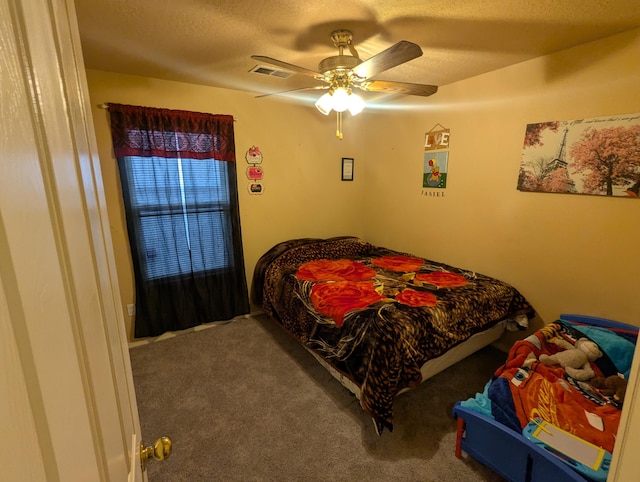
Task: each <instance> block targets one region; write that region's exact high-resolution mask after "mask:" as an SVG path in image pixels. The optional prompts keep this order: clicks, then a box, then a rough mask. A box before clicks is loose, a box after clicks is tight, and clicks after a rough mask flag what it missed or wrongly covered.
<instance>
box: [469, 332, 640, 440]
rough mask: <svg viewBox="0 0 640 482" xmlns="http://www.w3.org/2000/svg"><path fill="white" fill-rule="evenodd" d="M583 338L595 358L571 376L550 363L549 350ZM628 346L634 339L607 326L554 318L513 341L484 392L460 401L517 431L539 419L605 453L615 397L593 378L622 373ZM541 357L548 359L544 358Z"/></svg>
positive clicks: (615, 414) (613, 426)
mask: <svg viewBox="0 0 640 482" xmlns="http://www.w3.org/2000/svg"><path fill="white" fill-rule="evenodd" d="M584 338H587V339H588V340H590V341H593V342H595V343H596V344H597V346H598V348H597V349H599V352H600V354H599V355H596V356H598V357H597V358H596V359H595V360H592V361H587V363H586V366H585V367H584V368H582V367H581V368H579V369H578V370H577V371H572V370H569V371H570V372H571V373H572V374H573V375H574V376H570V375H569V374H568V373H567V370H566V369H565V368H563V366H562V365H560V364H552V362H553V361H557V358H556V356H554V355H555V354H562V353H563V352H564V353H565V355H566V354H567V352H570V351H571V350H573V349H575V345H576V342H578V340H580V339H584ZM578 344H579V345H580V342H579V343H578ZM634 348H635V345H634V343H632V342H631V341H629V340H627V339H625V338H623V337H620V336H618V335H616V334H615V333H614V332H612V331H610V330H607V329H604V328H595V327H587V326H581V325H574V324H573V323H571V322H568V321H563V320H559V321H556V322H554V323H551V324H549V325H547V326H545V327H544V328H542V329H540V330H539V331H537V332H536V333H534V334H533V335H531V336H529V337H528V338H526V339H525V340H521V341H518V342H516V344H515V345H514V346H513V347H512V348H511V351H510V352H509V356H508V358H507V362H506V363H505V364H504V365H503V366H502V367H500V368H499V369H498V370H497V371H496V372H495V374H494V376H493V378H492V380H491V381H490V382H489V383H488V384H487V385H486V386H485V389H484V393H482V394H478V395H477V396H476V397H475V398H473V399H469V400H466V401H464V402H462V405H463V406H465V407H467V408H471V409H474V410H477V411H480V412H482V413H484V414H485V415H488V416H490V417H492V418H494V419H495V420H497V421H498V422H501V423H502V424H504V425H506V426H508V427H510V428H512V429H513V430H516V431H518V432H521V431H522V429H523V428H524V427H525V426H526V425H527V424H528V423H529V422H530V421H531V419H535V418H539V419H543V420H546V421H547V422H549V423H551V424H553V425H556V426H557V427H560V428H562V429H564V430H566V431H567V432H570V433H573V434H574V435H576V436H577V437H580V438H582V439H584V440H587V441H589V442H591V443H593V444H595V445H598V446H600V447H602V448H604V449H605V450H608V451H609V452H611V451H612V450H613V445H614V442H615V435H616V432H617V430H618V424H619V422H620V409H621V401H619V400H617V398H616V397H615V396H614V395H613V394H608V393H607V394H605V393H604V392H603V391H601V390H598V389H596V388H594V386H593V385H594V378H596V377H597V378H600V379H601V378H602V377H609V376H615V375H617V374H622V375H624V376H627V377H628V375H629V369H630V367H631V359H632V358H633V351H634ZM545 355H546V356H551V357H552V359H551V360H550V361H549V360H545ZM561 356H562V355H561ZM561 356H560V357H559V358H561ZM541 360H545V363H546V364H545V363H543V362H542V361H541ZM591 370H592V371H591Z"/></svg>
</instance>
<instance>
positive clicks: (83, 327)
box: [0, 0, 142, 482]
mask: <svg viewBox="0 0 640 482" xmlns="http://www.w3.org/2000/svg"><path fill="white" fill-rule="evenodd" d="M88 99H89V97H88V94H87V87H86V76H85V70H84V65H83V62H82V55H81V50H80V42H79V35H78V29H77V21H76V16H75V9H74V5H73V1H72V0H0V153H1V157H0V362H1V363H2V365H1V369H0V394H1V395H0V427H2V430H1V432H2V436H1V437H0V480H3V481H4V480H6V481H14V480H15V481H18V480H19V481H45V480H46V481H47V482H49V481H51V482H55V481H62V482H75V481H79V482H86V481H96V482H97V481H113V482H122V481H126V480H130V481H133V480H136V481H140V480H142V472H141V470H140V464H139V462H138V461H139V459H138V460H136V458H137V454H133V455H132V454H131V451H132V450H133V452H136V451H137V450H139V449H138V446H139V438H140V423H139V420H138V412H137V408H136V402H135V393H134V390H133V381H132V376H131V367H130V362H129V355H128V350H127V345H126V336H125V334H124V321H123V319H122V316H123V315H122V310H121V309H120V306H121V302H120V299H119V291H118V287H117V278H116V275H115V264H114V260H113V253H112V247H111V246H112V245H111V239H110V234H109V223H108V220H107V216H106V206H105V200H104V193H103V188H102V180H101V175H100V170H99V163H98V158H97V149H96V146H95V136H94V130H93V125H92V120H91V117H90V115H88V112H89V108H88V107H89V106H88V104H87V103H88Z"/></svg>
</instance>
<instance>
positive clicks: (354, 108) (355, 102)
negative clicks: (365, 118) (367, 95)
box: [348, 94, 365, 115]
mask: <svg viewBox="0 0 640 482" xmlns="http://www.w3.org/2000/svg"><path fill="white" fill-rule="evenodd" d="M364 107H365V103H364V100H362V97H360V96H359V95H358V94H351V95H350V96H349V107H348V109H349V112H351V115H358V114H359V113H360V112H362V109H364Z"/></svg>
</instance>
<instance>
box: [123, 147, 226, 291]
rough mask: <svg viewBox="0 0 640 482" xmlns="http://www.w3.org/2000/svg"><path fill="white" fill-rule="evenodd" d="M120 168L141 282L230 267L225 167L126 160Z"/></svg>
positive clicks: (197, 162) (187, 161)
mask: <svg viewBox="0 0 640 482" xmlns="http://www.w3.org/2000/svg"><path fill="white" fill-rule="evenodd" d="M126 165H127V170H128V176H127V177H128V179H129V184H130V185H129V189H130V196H131V209H132V214H133V216H134V217H135V218H136V221H137V223H139V228H138V229H139V234H140V237H141V239H140V243H141V248H142V249H141V250H142V252H141V259H140V261H141V264H142V265H143V266H142V268H143V272H144V274H145V276H146V278H147V279H156V278H167V277H171V276H180V275H187V274H191V273H194V274H196V273H199V272H203V271H209V270H216V269H225V268H230V267H232V263H233V260H232V259H230V257H229V253H228V252H227V250H226V249H225V242H224V233H225V232H229V231H230V230H231V226H230V200H229V192H228V190H227V189H226V186H227V185H228V182H229V181H228V174H227V169H226V168H227V166H228V163H224V162H216V161H214V160H212V159H205V160H200V159H198V160H194V159H180V158H177V159H175V158H171V159H167V158H162V157H146V158H145V157H135V156H131V157H129V158H127V160H126Z"/></svg>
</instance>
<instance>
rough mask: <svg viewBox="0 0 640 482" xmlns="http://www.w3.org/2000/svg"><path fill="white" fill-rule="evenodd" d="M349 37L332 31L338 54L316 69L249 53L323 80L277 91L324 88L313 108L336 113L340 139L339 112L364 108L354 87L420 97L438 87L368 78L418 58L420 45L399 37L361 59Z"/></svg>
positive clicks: (427, 94) (346, 34)
mask: <svg viewBox="0 0 640 482" xmlns="http://www.w3.org/2000/svg"><path fill="white" fill-rule="evenodd" d="M352 39H353V35H352V34H351V32H350V31H349V30H335V31H334V32H332V33H331V40H333V44H334V45H335V47H336V48H337V49H338V55H335V56H332V57H327V58H326V59H324V60H322V61H321V62H320V64H319V65H318V70H317V71H315V70H311V69H307V68H305V67H299V66H297V65H293V64H289V63H287V62H283V61H281V60H277V59H273V58H271V57H265V56H262V55H252V56H251V58H252V59H254V60H257V61H259V62H264V63H267V64H271V65H275V66H278V67H282V68H283V69H286V70H290V71H292V72H295V73H297V74H303V75H307V76H309V77H313V78H314V79H316V80H320V81H322V82H324V85H319V86H316V87H303V88H300V89H293V90H289V91H285V92H279V93H278V94H284V93H287V92H294V91H301V90H328V92H326V93H325V94H324V95H323V96H322V97H320V98H319V99H318V101H317V102H316V104H315V105H316V108H317V109H318V110H319V111H320V112H322V113H323V114H325V115H329V113H330V112H331V111H332V110H334V111H336V112H337V114H338V125H337V129H336V136H337V137H338V138H340V139H342V113H343V112H344V111H346V110H348V111H349V112H350V113H351V115H357V114H359V113H360V112H361V111H362V109H364V107H365V103H364V100H362V98H361V97H360V96H359V95H357V94H355V93H354V92H353V90H354V89H359V90H362V91H365V92H395V93H400V94H406V95H420V96H424V97H426V96H429V95H432V94H435V93H436V91H437V90H438V87H437V86H435V85H422V84H411V83H407V82H394V81H387V80H373V79H372V77H374V76H376V75H378V74H379V73H381V72H384V71H385V70H389V69H391V68H393V67H396V66H398V65H400V64H403V63H405V62H408V61H409V60H413V59H415V58H417V57H420V56H421V55H422V49H421V48H420V46H418V45H416V44H414V43H412V42H408V41H406V40H401V41H400V42H398V43H396V44H394V45H392V46H391V47H389V48H388V49H386V50H383V51H382V52H380V53H378V54H376V55H374V56H373V57H371V58H369V59H367V60H364V61H363V60H362V59H360V56H359V55H358V52H357V51H356V49H355V47H354V46H353V44H352ZM345 48H346V49H348V50H349V52H350V54H351V55H345V53H344V50H345ZM267 95H274V94H265V95H260V96H258V97H265V96H267Z"/></svg>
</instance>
